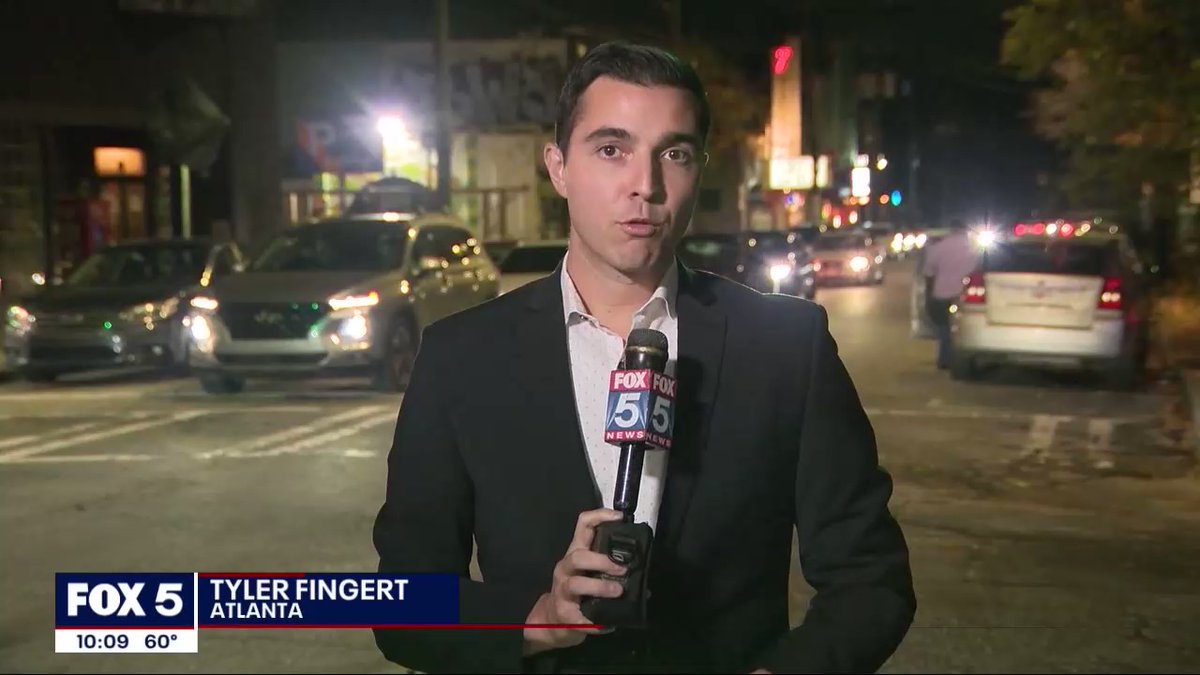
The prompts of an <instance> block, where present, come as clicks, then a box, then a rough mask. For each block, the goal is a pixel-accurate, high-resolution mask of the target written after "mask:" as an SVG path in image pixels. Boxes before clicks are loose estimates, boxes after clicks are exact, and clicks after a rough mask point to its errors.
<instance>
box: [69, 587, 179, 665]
mask: <svg viewBox="0 0 1200 675" xmlns="http://www.w3.org/2000/svg"><path fill="white" fill-rule="evenodd" d="M54 577H55V579H54V586H55V593H54V597H55V608H54V628H55V630H54V651H55V652H56V653H91V652H116V653H154V652H162V653H176V654H178V653H191V654H194V653H196V652H197V650H198V646H199V641H198V639H197V637H196V628H197V626H196V580H195V575H193V574H68V573H58V574H55V575H54Z"/></svg>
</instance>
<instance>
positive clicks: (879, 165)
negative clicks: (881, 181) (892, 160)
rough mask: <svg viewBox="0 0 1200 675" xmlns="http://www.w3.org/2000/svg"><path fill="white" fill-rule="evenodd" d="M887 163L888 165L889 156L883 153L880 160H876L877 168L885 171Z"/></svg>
mask: <svg viewBox="0 0 1200 675" xmlns="http://www.w3.org/2000/svg"><path fill="white" fill-rule="evenodd" d="M887 165H888V161H887V157H884V156H883V155H880V156H879V161H878V162H875V168H876V169H878V170H880V171H883V170H884V169H886V168H887Z"/></svg>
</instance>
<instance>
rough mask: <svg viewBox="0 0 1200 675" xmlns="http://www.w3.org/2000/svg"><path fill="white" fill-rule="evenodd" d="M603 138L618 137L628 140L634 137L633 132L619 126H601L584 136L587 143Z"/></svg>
mask: <svg viewBox="0 0 1200 675" xmlns="http://www.w3.org/2000/svg"><path fill="white" fill-rule="evenodd" d="M601 138H616V139H619V140H622V141H628V140H630V139H632V138H633V134H631V133H629V132H628V131H626V130H624V129H621V128H619V127H600V128H599V129H596V130H595V131H593V132H592V133H590V134H588V135H587V136H586V137H584V139H583V141H584V142H585V143H590V142H592V141H595V140H598V139H601Z"/></svg>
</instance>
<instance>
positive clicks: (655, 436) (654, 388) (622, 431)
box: [604, 370, 677, 450]
mask: <svg viewBox="0 0 1200 675" xmlns="http://www.w3.org/2000/svg"><path fill="white" fill-rule="evenodd" d="M676 384H677V383H676V382H675V380H674V379H673V378H671V377H670V376H667V375H664V374H662V373H658V372H655V371H653V370H614V371H613V372H612V374H611V376H610V377H609V386H608V410H607V411H606V412H605V415H604V420H605V424H604V440H605V442H606V443H611V444H613V445H620V444H621V443H628V442H630V441H640V442H645V443H648V444H649V445H651V446H654V447H656V448H659V449H661V450H670V449H671V435H672V433H673V432H674V430H675V394H676Z"/></svg>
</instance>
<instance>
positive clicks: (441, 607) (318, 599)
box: [198, 572, 459, 628]
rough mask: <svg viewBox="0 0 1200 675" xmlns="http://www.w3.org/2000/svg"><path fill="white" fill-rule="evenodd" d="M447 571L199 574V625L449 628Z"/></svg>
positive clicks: (451, 596)
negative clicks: (423, 572)
mask: <svg viewBox="0 0 1200 675" xmlns="http://www.w3.org/2000/svg"><path fill="white" fill-rule="evenodd" d="M458 582H459V580H458V577H457V576H454V575H450V574H411V575H396V574H235V573H230V574H210V573H203V572H202V573H200V574H199V582H198V583H199V588H198V590H199V608H200V615H199V623H200V628H268V627H270V628H371V627H388V626H395V627H413V626H453V625H454V624H457V623H458V620H459V618H458V614H459V612H458V610H459V607H458Z"/></svg>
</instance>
